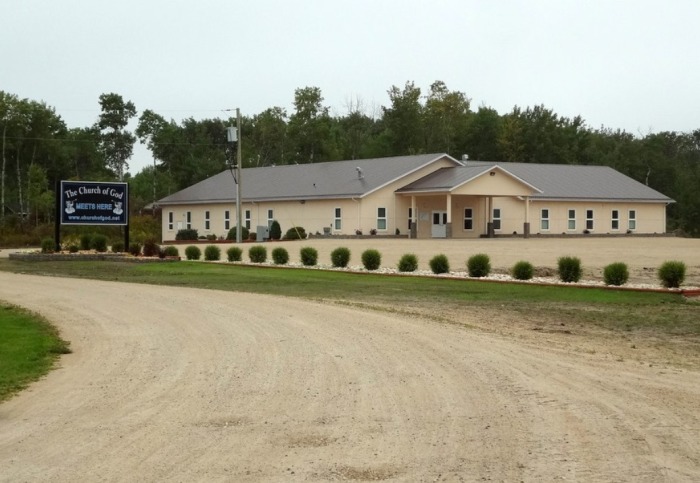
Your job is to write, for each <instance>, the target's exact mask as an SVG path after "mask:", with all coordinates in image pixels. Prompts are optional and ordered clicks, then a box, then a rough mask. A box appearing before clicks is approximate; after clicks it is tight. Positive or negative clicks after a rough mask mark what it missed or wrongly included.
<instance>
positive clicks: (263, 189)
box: [158, 154, 460, 205]
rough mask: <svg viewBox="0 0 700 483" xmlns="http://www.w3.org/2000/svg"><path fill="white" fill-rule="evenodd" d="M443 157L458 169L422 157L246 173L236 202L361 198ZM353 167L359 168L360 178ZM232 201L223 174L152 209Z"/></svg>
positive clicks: (226, 174)
mask: <svg viewBox="0 0 700 483" xmlns="http://www.w3.org/2000/svg"><path fill="white" fill-rule="evenodd" d="M443 158H445V159H449V160H451V161H452V162H454V164H455V166H457V165H460V163H459V162H458V161H457V160H455V159H454V158H452V157H450V156H448V155H446V154H423V155H416V156H395V157H390V158H377V159H360V160H351V161H333V162H327V163H315V164H300V165H285V166H274V167H273V166H270V167H264V168H246V169H243V170H242V171H243V173H242V178H243V179H242V183H241V186H242V189H241V199H242V201H244V202H251V201H255V202H260V201H281V200H312V199H326V198H361V197H363V196H367V195H368V194H369V193H371V192H373V191H375V190H377V189H379V188H381V187H383V186H384V185H386V184H388V183H391V182H392V181H395V180H397V179H400V178H402V177H404V176H406V175H408V174H410V173H412V172H414V171H416V170H418V169H420V168H422V167H424V166H426V165H429V164H431V163H433V162H435V161H437V160H439V159H443ZM357 168H360V170H361V176H360V173H358V170H357ZM235 198H236V187H235V184H234V182H233V177H232V176H231V173H230V172H229V171H228V170H227V171H223V172H221V173H219V174H217V175H214V176H212V177H210V178H207V179H205V180H204V181H201V182H199V183H197V184H194V185H192V186H190V187H188V188H185V189H184V190H181V191H178V192H177V193H174V194H172V195H170V196H167V197H165V198H163V199H161V200H159V201H158V204H160V205H169V204H180V203H223V202H231V201H234V200H235Z"/></svg>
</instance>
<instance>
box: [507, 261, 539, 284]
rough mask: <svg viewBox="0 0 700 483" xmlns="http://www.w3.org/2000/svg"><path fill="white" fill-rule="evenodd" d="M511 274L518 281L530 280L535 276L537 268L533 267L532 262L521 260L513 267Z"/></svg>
mask: <svg viewBox="0 0 700 483" xmlns="http://www.w3.org/2000/svg"><path fill="white" fill-rule="evenodd" d="M511 274H512V275H513V278H514V279H516V280H530V279H531V278H532V277H533V276H534V275H535V267H533V266H532V263H530V262H526V261H525V260H520V261H519V262H517V263H516V264H515V265H513V269H512V270H511Z"/></svg>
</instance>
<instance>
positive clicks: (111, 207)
mask: <svg viewBox="0 0 700 483" xmlns="http://www.w3.org/2000/svg"><path fill="white" fill-rule="evenodd" d="M60 225H117V226H124V227H125V230H124V248H125V250H127V251H128V250H129V185H128V183H101V182H97V181H61V182H60V186H59V189H58V192H57V196H56V229H55V232H56V233H55V236H56V251H60V249H61V231H60Z"/></svg>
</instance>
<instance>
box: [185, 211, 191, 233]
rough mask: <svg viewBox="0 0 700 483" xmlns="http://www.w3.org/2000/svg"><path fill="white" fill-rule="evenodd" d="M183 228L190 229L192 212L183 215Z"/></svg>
mask: <svg viewBox="0 0 700 483" xmlns="http://www.w3.org/2000/svg"><path fill="white" fill-rule="evenodd" d="M185 228H187V229H188V230H191V229H192V212H191V211H188V212H187V214H186V215H185Z"/></svg>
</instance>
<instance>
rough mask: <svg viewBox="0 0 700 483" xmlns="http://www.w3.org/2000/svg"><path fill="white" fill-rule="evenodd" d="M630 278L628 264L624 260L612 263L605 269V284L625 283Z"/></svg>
mask: <svg viewBox="0 0 700 483" xmlns="http://www.w3.org/2000/svg"><path fill="white" fill-rule="evenodd" d="M629 278H630V272H629V270H627V264H625V263H622V262H616V263H611V264H610V265H608V266H606V267H605V268H604V269H603V280H604V281H605V285H624V284H626V283H627V280H628V279H629Z"/></svg>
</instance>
